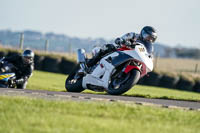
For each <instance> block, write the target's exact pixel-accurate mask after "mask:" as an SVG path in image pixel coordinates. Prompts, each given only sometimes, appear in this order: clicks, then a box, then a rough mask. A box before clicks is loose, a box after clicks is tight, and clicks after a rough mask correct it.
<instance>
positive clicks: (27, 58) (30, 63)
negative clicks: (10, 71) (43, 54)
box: [1, 49, 34, 89]
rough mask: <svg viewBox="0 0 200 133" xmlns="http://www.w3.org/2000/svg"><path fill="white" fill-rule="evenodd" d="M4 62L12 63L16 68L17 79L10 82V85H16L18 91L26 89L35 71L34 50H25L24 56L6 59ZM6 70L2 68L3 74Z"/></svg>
mask: <svg viewBox="0 0 200 133" xmlns="http://www.w3.org/2000/svg"><path fill="white" fill-rule="evenodd" d="M3 61H6V62H8V63H11V64H12V65H14V66H15V68H16V69H15V74H16V79H15V80H10V81H9V82H10V83H16V86H17V88H18V89H25V88H26V85H27V82H28V79H29V77H30V76H31V75H32V72H33V70H34V52H33V51H32V50H29V49H27V50H24V52H23V53H22V55H14V56H10V57H5V58H4V59H3ZM5 71H6V68H4V67H3V68H1V72H5Z"/></svg>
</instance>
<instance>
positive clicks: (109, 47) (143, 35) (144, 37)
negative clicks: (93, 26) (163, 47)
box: [86, 26, 157, 67]
mask: <svg viewBox="0 0 200 133" xmlns="http://www.w3.org/2000/svg"><path fill="white" fill-rule="evenodd" d="M156 39H157V32H156V30H155V29H154V28H153V27H151V26H145V27H143V28H142V30H141V32H140V34H137V33H134V32H130V33H127V34H125V35H123V36H122V37H120V38H116V39H115V44H117V45H118V46H117V47H116V46H114V45H113V44H106V45H104V46H103V48H100V49H99V50H98V52H96V51H94V54H93V55H94V57H93V58H92V59H90V60H89V61H88V62H87V63H86V64H87V66H88V67H90V66H93V65H95V64H96V63H97V62H98V61H99V60H100V59H101V58H102V57H103V56H104V55H106V54H107V53H110V52H114V51H116V50H117V48H122V47H126V46H131V45H132V46H133V45H134V43H135V42H140V43H142V44H144V45H145V47H146V49H147V52H148V53H149V54H150V55H152V54H153V43H154V42H155V41H156Z"/></svg>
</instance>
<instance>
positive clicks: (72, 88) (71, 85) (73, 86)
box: [65, 64, 85, 92]
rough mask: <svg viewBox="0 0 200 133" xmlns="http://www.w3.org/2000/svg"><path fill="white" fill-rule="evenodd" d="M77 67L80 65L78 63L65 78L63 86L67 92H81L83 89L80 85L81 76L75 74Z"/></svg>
mask: <svg viewBox="0 0 200 133" xmlns="http://www.w3.org/2000/svg"><path fill="white" fill-rule="evenodd" d="M79 69H80V66H79V64H78V65H77V66H76V68H75V69H74V70H73V71H72V73H70V75H69V76H68V77H67V79H66V82H65V88H66V90H67V91H68V92H82V91H84V90H85V89H84V88H83V87H82V80H83V76H82V75H78V74H77V72H78V70H79Z"/></svg>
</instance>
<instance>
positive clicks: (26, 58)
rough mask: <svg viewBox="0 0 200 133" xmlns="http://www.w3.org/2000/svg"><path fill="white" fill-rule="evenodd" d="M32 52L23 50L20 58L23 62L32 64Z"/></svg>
mask: <svg viewBox="0 0 200 133" xmlns="http://www.w3.org/2000/svg"><path fill="white" fill-rule="evenodd" d="M34 56H35V54H34V52H33V51H32V50H29V49H27V50H24V52H23V53H22V59H23V62H24V64H32V63H33V61H34Z"/></svg>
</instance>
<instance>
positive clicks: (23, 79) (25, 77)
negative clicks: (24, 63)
mask: <svg viewBox="0 0 200 133" xmlns="http://www.w3.org/2000/svg"><path fill="white" fill-rule="evenodd" d="M33 70H34V67H33V65H31V66H29V67H28V68H27V69H26V71H25V72H24V73H23V74H22V75H21V78H19V79H17V80H16V83H17V84H22V83H24V82H26V81H27V80H28V79H29V77H31V75H32V72H33Z"/></svg>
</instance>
